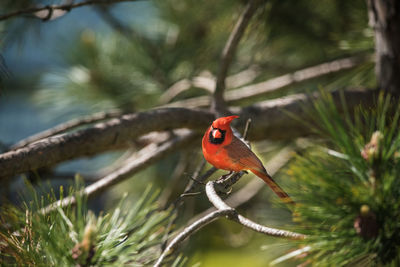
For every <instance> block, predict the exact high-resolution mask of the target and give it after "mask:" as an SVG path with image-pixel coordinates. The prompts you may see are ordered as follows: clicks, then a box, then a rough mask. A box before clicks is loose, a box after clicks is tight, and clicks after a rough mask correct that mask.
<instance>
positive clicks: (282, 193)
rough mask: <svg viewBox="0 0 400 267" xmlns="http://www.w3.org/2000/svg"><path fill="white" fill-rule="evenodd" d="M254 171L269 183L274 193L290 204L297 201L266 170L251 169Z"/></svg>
mask: <svg viewBox="0 0 400 267" xmlns="http://www.w3.org/2000/svg"><path fill="white" fill-rule="evenodd" d="M250 171H251V172H252V173H254V174H255V175H257V176H258V177H260V178H261V179H263V180H264V182H266V183H267V185H268V186H269V187H270V188H271V189H272V191H274V193H275V194H276V195H277V196H278V197H279V198H280V199H281V200H282V201H283V202H284V203H289V204H295V202H294V201H293V200H292V199H291V198H290V197H289V195H288V194H287V193H286V192H285V191H283V189H282V188H281V187H280V186H279V185H278V184H277V183H276V182H275V181H274V179H272V177H271V176H270V175H269V174H268V173H267V172H266V171H263V172H260V171H258V170H250Z"/></svg>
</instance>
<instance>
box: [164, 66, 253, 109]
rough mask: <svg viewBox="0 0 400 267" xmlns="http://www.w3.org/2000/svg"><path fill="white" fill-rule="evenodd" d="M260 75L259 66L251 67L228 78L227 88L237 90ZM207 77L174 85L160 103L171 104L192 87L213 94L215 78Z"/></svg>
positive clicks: (181, 81)
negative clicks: (175, 98)
mask: <svg viewBox="0 0 400 267" xmlns="http://www.w3.org/2000/svg"><path fill="white" fill-rule="evenodd" d="M259 73H260V70H259V69H258V68H257V66H251V67H250V68H248V69H245V70H243V71H240V72H238V73H236V74H233V75H231V76H229V77H227V78H226V87H227V88H236V87H239V86H243V85H245V84H248V83H250V82H252V81H253V80H254V79H255V78H256V77H257V76H258V75H259ZM207 74H208V75H207V76H205V75H199V76H196V77H194V78H192V79H191V80H189V79H183V80H180V81H178V82H176V83H174V84H173V85H172V86H171V87H169V88H168V89H167V90H166V91H165V92H164V93H163V94H162V95H161V97H160V103H161V104H166V103H168V102H170V101H171V100H172V99H173V98H174V97H176V96H177V95H179V94H180V93H182V92H184V91H186V90H188V89H190V88H191V87H196V88H201V89H205V90H206V91H208V92H210V93H213V92H214V90H215V77H213V76H212V75H211V77H209V76H210V74H209V73H208V72H207Z"/></svg>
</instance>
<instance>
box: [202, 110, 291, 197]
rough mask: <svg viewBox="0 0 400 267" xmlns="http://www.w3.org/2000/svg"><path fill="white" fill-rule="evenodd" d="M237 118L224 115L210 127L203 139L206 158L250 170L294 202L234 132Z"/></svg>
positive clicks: (227, 166)
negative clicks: (233, 123)
mask: <svg viewBox="0 0 400 267" xmlns="http://www.w3.org/2000/svg"><path fill="white" fill-rule="evenodd" d="M236 118H238V116H229V117H222V118H219V119H216V120H215V121H214V122H213V123H212V124H211V126H210V127H208V129H207V131H206V132H205V134H204V136H203V140H202V147H203V155H204V158H205V159H206V160H207V161H208V162H209V163H210V164H211V165H213V166H214V167H216V168H218V169H223V170H228V171H235V172H239V171H244V170H249V171H251V172H252V173H254V174H255V175H257V176H258V177H260V178H261V179H263V180H264V181H265V182H266V183H267V184H268V185H269V187H270V188H271V189H272V190H273V191H274V192H275V194H276V195H277V196H278V197H279V198H281V199H282V200H283V201H284V202H287V203H294V202H293V201H292V199H291V198H290V197H289V195H288V194H287V193H286V192H285V191H283V190H282V188H281V187H280V186H279V185H278V184H277V183H276V182H275V181H274V180H273V179H272V177H271V176H270V175H269V174H268V172H267V171H266V170H265V168H264V166H263V164H262V162H261V160H260V159H259V158H258V157H257V156H256V154H254V153H253V151H251V150H250V148H249V147H248V146H247V145H246V144H245V143H243V142H242V141H241V140H240V139H239V138H237V137H236V136H235V135H234V134H233V132H232V129H231V127H230V124H231V122H232V120H234V119H236Z"/></svg>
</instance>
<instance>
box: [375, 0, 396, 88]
mask: <svg viewBox="0 0 400 267" xmlns="http://www.w3.org/2000/svg"><path fill="white" fill-rule="evenodd" d="M368 7H369V22H370V25H371V27H373V28H374V31H375V50H376V69H375V71H376V75H377V79H378V85H379V88H380V89H382V90H385V91H388V92H391V93H393V94H399V90H400V75H399V73H400V1H398V0H368Z"/></svg>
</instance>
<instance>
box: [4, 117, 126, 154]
mask: <svg viewBox="0 0 400 267" xmlns="http://www.w3.org/2000/svg"><path fill="white" fill-rule="evenodd" d="M121 115H122V112H121V111H120V110H110V111H107V112H99V113H95V114H92V115H89V116H85V117H82V118H77V119H73V120H70V121H68V122H65V123H61V124H59V125H57V126H55V127H53V128H51V129H48V130H45V131H43V132H40V133H37V134H35V135H32V136H30V137H28V138H25V139H23V140H21V141H19V142H18V143H16V144H15V145H13V146H12V147H11V150H16V149H18V148H21V147H24V146H26V145H28V144H31V143H33V142H36V141H39V140H41V139H44V138H47V137H50V136H53V135H56V134H60V133H63V132H66V131H70V130H73V129H76V128H78V127H80V126H83V125H88V124H92V123H96V122H99V121H102V120H106V119H110V118H115V117H119V116H121Z"/></svg>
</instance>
